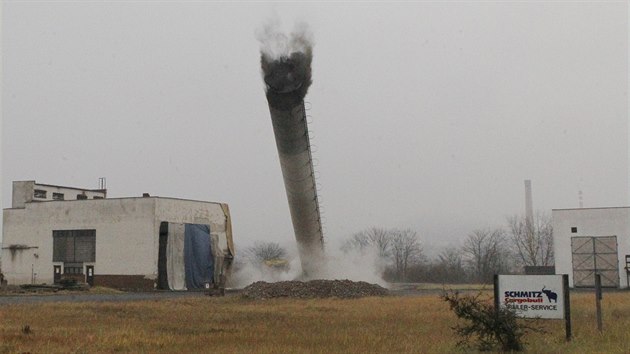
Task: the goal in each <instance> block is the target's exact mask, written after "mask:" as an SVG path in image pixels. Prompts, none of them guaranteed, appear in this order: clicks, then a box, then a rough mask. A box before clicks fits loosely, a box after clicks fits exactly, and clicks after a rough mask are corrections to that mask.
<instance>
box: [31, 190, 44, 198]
mask: <svg viewBox="0 0 630 354" xmlns="http://www.w3.org/2000/svg"><path fill="white" fill-rule="evenodd" d="M33 197H35V198H44V199H46V191H45V190H43V189H36V190H34V191H33Z"/></svg>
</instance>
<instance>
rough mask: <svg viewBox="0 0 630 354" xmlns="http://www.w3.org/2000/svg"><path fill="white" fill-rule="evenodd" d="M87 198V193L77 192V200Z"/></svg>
mask: <svg viewBox="0 0 630 354" xmlns="http://www.w3.org/2000/svg"><path fill="white" fill-rule="evenodd" d="M86 199H87V195H85V194H77V200H86Z"/></svg>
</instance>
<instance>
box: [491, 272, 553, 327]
mask: <svg viewBox="0 0 630 354" xmlns="http://www.w3.org/2000/svg"><path fill="white" fill-rule="evenodd" d="M497 283H498V284H497V285H496V286H497V288H498V289H495V296H497V297H498V299H495V301H496V302H497V304H498V305H499V306H501V307H507V308H508V309H511V310H514V311H515V312H516V313H517V314H518V315H519V316H521V317H526V318H549V319H563V318H564V316H565V303H564V298H565V297H564V287H563V279H562V275H499V276H498V282H497ZM497 300H498V301H497Z"/></svg>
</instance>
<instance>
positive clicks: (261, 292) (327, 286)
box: [243, 280, 389, 300]
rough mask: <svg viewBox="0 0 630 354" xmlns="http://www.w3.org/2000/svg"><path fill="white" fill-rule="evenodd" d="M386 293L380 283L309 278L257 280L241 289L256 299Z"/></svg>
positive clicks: (347, 296) (379, 294) (248, 296)
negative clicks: (273, 281) (273, 280)
mask: <svg viewBox="0 0 630 354" xmlns="http://www.w3.org/2000/svg"><path fill="white" fill-rule="evenodd" d="M388 294H389V291H388V290H387V289H385V288H383V287H382V286H380V285H377V284H370V283H366V282H364V281H351V280H311V281H307V282H302V281H297V280H293V281H281V282H277V283H267V282H264V281H257V282H255V283H252V284H250V285H249V286H247V287H246V288H245V289H243V296H244V297H246V298H249V299H257V300H261V299H271V298H277V297H289V298H299V299H313V298H326V297H336V298H340V299H356V298H360V297H366V296H386V295H388Z"/></svg>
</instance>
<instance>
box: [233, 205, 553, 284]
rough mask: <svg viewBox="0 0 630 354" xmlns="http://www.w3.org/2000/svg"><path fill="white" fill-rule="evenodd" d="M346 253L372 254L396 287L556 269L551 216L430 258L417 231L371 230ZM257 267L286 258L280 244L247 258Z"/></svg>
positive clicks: (349, 243)
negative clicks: (526, 269)
mask: <svg viewBox="0 0 630 354" xmlns="http://www.w3.org/2000/svg"><path fill="white" fill-rule="evenodd" d="M341 250H342V251H343V252H344V253H349V252H372V253H374V255H375V256H376V261H378V262H379V264H380V265H381V267H380V270H381V271H382V276H383V278H384V279H385V280H387V281H391V282H431V283H451V284H454V283H491V282H492V279H493V276H494V274H497V273H501V274H518V273H522V272H523V269H524V267H525V266H551V265H553V263H554V260H553V229H552V223H551V216H550V215H549V214H547V213H543V212H538V213H536V214H535V215H533V216H532V217H530V218H528V217H526V216H520V215H514V216H511V217H508V218H507V220H506V225H504V226H500V227H495V228H485V229H477V230H473V231H471V232H469V233H468V234H467V235H466V236H465V238H464V239H463V241H461V243H460V244H459V245H453V246H449V247H445V248H443V249H441V250H440V251H439V252H438V253H437V254H436V255H434V256H432V257H429V256H427V255H426V252H425V249H424V243H423V242H422V240H421V236H420V235H419V234H418V233H417V232H416V231H414V230H412V229H398V228H383V227H376V226H374V227H370V228H367V229H365V230H361V231H358V232H356V233H354V234H353V235H351V236H349V237H348V238H347V239H346V240H345V241H344V242H343V244H342V246H341ZM245 254H246V255H247V258H248V259H249V260H250V261H251V262H252V263H253V264H259V265H260V264H261V263H263V262H264V261H266V260H271V259H278V258H284V257H286V256H287V252H286V250H284V249H283V248H282V247H281V246H280V245H279V244H278V243H274V242H259V243H256V244H255V245H254V246H252V247H250V248H248V249H247V250H246V252H245Z"/></svg>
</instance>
